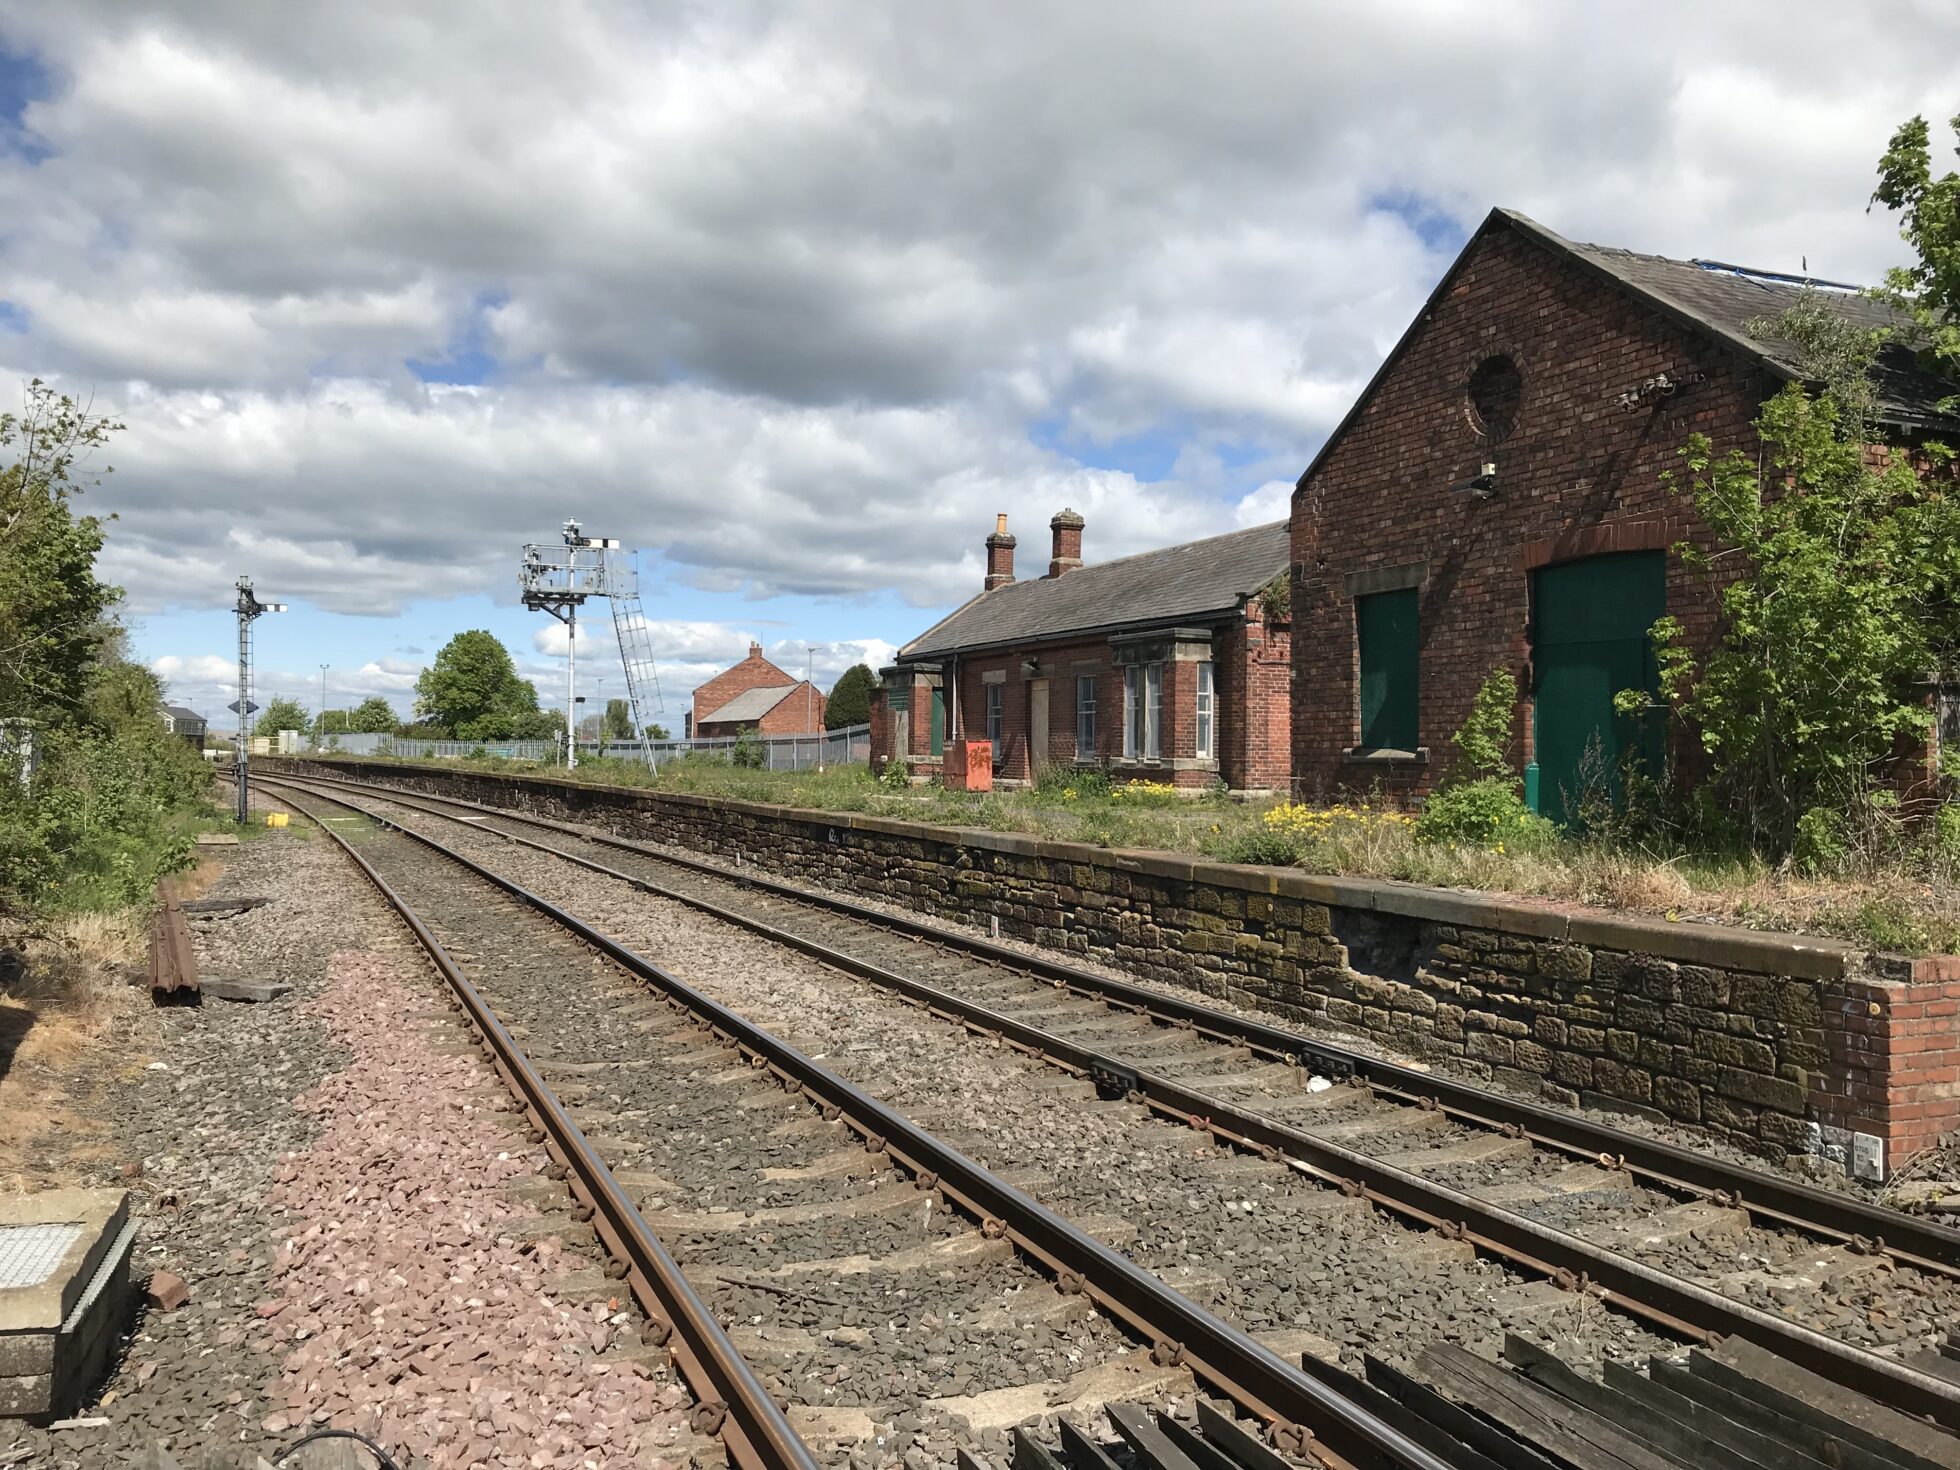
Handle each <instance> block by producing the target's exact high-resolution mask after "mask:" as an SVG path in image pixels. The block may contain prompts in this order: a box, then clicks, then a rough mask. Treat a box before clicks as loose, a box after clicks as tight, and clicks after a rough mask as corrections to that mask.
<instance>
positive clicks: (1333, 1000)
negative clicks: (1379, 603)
mask: <svg viewBox="0 0 1960 1470" xmlns="http://www.w3.org/2000/svg"><path fill="white" fill-rule="evenodd" d="M310 764H314V763H311V762H282V761H271V762H268V765H269V766H272V767H274V768H277V767H278V766H281V765H292V766H305V765H310ZM322 768H323V769H328V770H332V771H336V772H339V773H340V774H344V775H365V776H369V777H372V778H373V779H377V780H382V781H390V782H394V783H397V784H403V785H410V786H415V787H418V788H420V789H426V790H439V791H441V792H443V793H444V794H448V795H457V796H463V797H467V798H469V799H472V800H477V801H483V802H486V803H489V804H491V805H504V806H509V807H512V808H514V809H519V810H526V811H531V812H536V813H539V814H543V815H550V816H555V817H564V818H570V819H573V820H579V821H587V822H592V823H595V824H596V825H599V826H602V827H606V828H610V829H611V830H613V831H616V832H619V833H621V834H624V835H632V836H638V837H643V838H646V839H648V840H652V841H657V842H668V843H673V844H676V845H678V846H681V847H684V848H686V849H688V850H690V851H692V852H696V853H699V854H702V855H705V856H719V857H725V858H730V859H734V858H737V857H739V858H740V859H741V860H742V861H744V862H746V863H749V864H752V865H755V866H757V867H760V868H764V869H767V870H770V871H774V872H777V873H780V874H782V875H784V876H786V877H789V878H793V879H796V880H799V881H802V882H806V883H812V884H825V885H829V886H832V887H836V888H841V889H845V890H847V891H855V892H860V893H866V894H871V895H874V896H877V897H880V898H884V899H887V900H890V901H894V902H897V903H901V904H904V905H907V906H909V907H911V908H914V909H916V910H919V911H920V912H923V913H927V914H932V915H938V916H941V917H946V918H952V919H958V920H961V921H964V922H968V923H971V922H974V921H975V920H977V919H979V918H982V917H984V916H987V915H994V916H997V917H998V918H999V920H1000V924H1001V928H1002V930H1003V932H1005V933H1007V934H1010V935H1012V936H1013V937H1016V938H1020V939H1027V940H1032V941H1034V942H1036V943H1040V944H1044V945H1047V946H1049V947H1051V948H1053V949H1056V950H1060V951H1064V952H1068V953H1073V954H1078V955H1083V956H1086V957H1089V958H1093V959H1097V960H1102V961H1106V962H1109V963H1112V964H1116V965H1119V966H1121V967H1123V968H1124V969H1126V970H1129V971H1130V972H1132V973H1134V974H1137V975H1141V976H1145V977H1148V978H1151V979H1156V980H1163V981H1168V982H1170V983H1173V984H1178V985H1183V986H1187V987H1190V988H1192V989H1194V990H1197V991H1200V992H1203V993H1204V994H1206V995H1211V996H1216V997H1223V998H1228V999H1231V1000H1234V1001H1238V1002H1242V1003H1245V1004H1249V1005H1255V1006H1258V1007H1260V1008H1262V1009H1265V1010H1268V1011H1271V1012H1274V1013H1276V1014H1278V1015H1280V1016H1282V1017H1286V1018H1289V1019H1292V1020H1294V1021H1297V1022H1299V1023H1301V1024H1303V1025H1306V1026H1309V1027H1311V1026H1315V1025H1334V1026H1340V1027H1345V1028H1349V1029H1351V1030H1356V1031H1362V1032H1366V1033H1369V1034H1371V1035H1373V1036H1376V1037H1378V1038H1380V1039H1381V1040H1383V1041H1385V1042H1387V1043H1390V1044H1392V1045H1394V1046H1395V1047H1398V1048H1400V1049H1403V1050H1405V1051H1407V1052H1410V1053H1413V1054H1415V1055H1419V1056H1425V1057H1436V1058H1447V1059H1449V1060H1451V1061H1452V1062H1454V1063H1456V1064H1457V1065H1458V1066H1459V1067H1461V1068H1463V1069H1465V1070H1467V1071H1469V1072H1471V1073H1472V1074H1475V1075H1481V1076H1486V1077H1492V1078H1501V1079H1503V1080H1505V1081H1508V1082H1511V1083H1513V1084H1516V1085H1519V1086H1523V1087H1526V1088H1531V1089H1536V1090H1538V1091H1540V1092H1542V1093H1543V1094H1544V1095H1546V1096H1548V1097H1551V1098H1553V1099H1554V1100H1558V1101H1563V1102H1568V1103H1571V1102H1579V1103H1585V1104H1590V1105H1595V1106H1604V1107H1609V1108H1619V1109H1626V1110H1633V1111H1639V1112H1643V1113H1647V1114H1650V1115H1652V1116H1656V1117H1660V1118H1666V1119H1672V1120H1677V1121H1682V1122H1688V1123H1696V1124H1700V1125H1702V1126H1703V1127H1705V1128H1707V1129H1709V1130H1710V1131H1711V1132H1714V1133H1716V1134H1719V1135H1721V1136H1722V1137H1724V1138H1727V1139H1730V1140H1732V1141H1734V1142H1736V1143H1738V1144H1741V1145H1742V1146H1745V1147H1748V1148H1752V1149H1755V1150H1756V1151H1758V1152H1761V1153H1763V1154H1765V1155H1777V1154H1781V1153H1784V1152H1804V1151H1809V1152H1816V1153H1823V1154H1833V1153H1835V1154H1836V1155H1838V1156H1841V1157H1845V1158H1847V1159H1849V1157H1850V1156H1852V1155H1853V1154H1854V1152H1855V1150H1856V1149H1857V1148H1858V1147H1859V1146H1860V1145H1859V1136H1860V1135H1862V1136H1863V1138H1864V1140H1865V1144H1864V1146H1865V1147H1866V1148H1870V1147H1871V1146H1872V1145H1873V1144H1876V1145H1878V1146H1880V1147H1881V1148H1882V1149H1883V1152H1884V1166H1885V1167H1888V1168H1889V1167H1896V1166H1897V1164H1898V1163H1900V1162H1902V1161H1903V1159H1904V1158H1906V1157H1907V1156H1908V1155H1909V1154H1910V1153H1911V1152H1912V1151H1913V1150H1914V1149H1917V1148H1919V1147H1922V1146H1924V1145H1926V1144H1928V1143H1930V1142H1932V1141H1933V1140H1935V1139H1936V1138H1937V1137H1938V1136H1939V1134H1940V1133H1941V1132H1942V1131H1945V1130H1951V1129H1954V1128H1960V1072H1957V1071H1956V1068H1957V1067H1960V1051H1957V1050H1956V1046H1960V1042H1956V1012H1960V958H1954V957H1940V958H1936V959H1931V960H1920V961H1905V960H1888V959H1885V958H1883V957H1880V958H1879V959H1876V960H1872V961H1866V960H1863V959H1862V958H1861V957H1860V956H1858V955H1857V954H1856V953H1855V952H1853V951H1852V950H1851V949H1850V948H1849V947H1848V946H1845V945H1841V944H1836V943H1832V942H1830V941H1825V940H1811V939H1802V938H1797V937H1794V936H1785V935H1775V934H1762V933H1757V932H1754V931H1748V930H1736V929H1724V928H1718V927H1715V926H1708V925H1697V924H1667V923H1662V922H1659V921H1653V920H1645V919H1638V918H1628V917H1623V916H1620V915H1615V914H1610V913H1602V912H1599V911H1595V910H1580V909H1569V910H1568V909H1557V908H1552V907H1549V906H1530V905H1524V904H1516V903H1506V902H1502V901H1499V900H1496V899H1492V898H1488V897H1485V896H1481V895H1476V894H1465V893H1459V892H1454V891H1446V890H1441V889H1427V888H1419V887H1415V886H1412V885H1408V884H1397V883H1380V882H1367V881H1360V880H1353V879H1330V878H1319V877H1315V876H1313V875H1310V874H1306V873H1302V872H1299V871H1297V870H1292V869H1271V868H1243V867H1230V866H1223V865H1218V864H1212V863H1207V862H1204V861H1201V860H1197V859H1193V858H1187V857H1182V856H1178V855H1175V854H1167V853H1125V852H1110V851H1105V850H1102V849H1097V848H1090V847H1085V846H1081V845H1078V844H1073V843H1056V842H1043V841H1038V840H1036V839H1034V838H1030V837H1024V836H1020V835H1015V834H1007V833H997V832H977V831H960V830H955V829H950V828H939V827H929V826H924V825H920V824H917V823H908V822H900V821H894V820H891V819H887V818H878V817H868V816H862V815H851V814H823V813H813V812H793V811H786V810H784V809H782V808H779V807H769V806H759V805H753V804H748V803H741V802H723V801H714V800H710V799H707V798H702V797H690V796H661V795H657V794H650V793H647V792H644V791H635V790H629V789H624V788H608V787H602V786H589V785H583V784H579V783H573V782H566V781H560V780H556V779H553V778H549V777H514V776H505V775H498V774H494V773H488V772H474V771H468V770H466V769H461V768H456V767H443V768H436V767H428V766H407V765H403V764H400V763H394V762H362V761H358V760H338V761H332V762H327V763H323V764H322Z"/></svg>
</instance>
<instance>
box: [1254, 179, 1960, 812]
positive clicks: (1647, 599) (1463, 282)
mask: <svg viewBox="0 0 1960 1470" xmlns="http://www.w3.org/2000/svg"><path fill="white" fill-rule="evenodd" d="M1799 289H1800V283H1798V282H1795V281H1793V280H1791V279H1790V278H1788V277H1777V276H1771V275H1767V274H1764V273H1754V272H1747V271H1742V270H1739V269H1738V268H1736V267H1732V266H1722V265H1717V264H1714V263H1710V262H1697V261H1679V260H1669V259H1665V258H1662V257H1659V256H1651V255H1637V254H1634V253H1632V252H1629V251H1624V250H1615V249H1608V248H1606V247H1602V246H1597V245H1580V244H1574V243H1572V242H1570V241H1567V240H1564V239H1561V238H1560V237H1559V236H1557V235H1555V234H1553V233H1552V232H1551V231H1549V230H1547V229H1545V228H1544V227H1542V226H1540V225H1538V224H1535V223H1534V222H1532V221H1531V220H1529V219H1526V218H1524V217H1523V216H1522V215H1518V214H1514V213H1512V212H1510V211H1507V210H1501V209H1500V210H1493V211H1492V213H1491V214H1490V216H1489V217H1488V218H1487V219H1486V220H1485V221H1484V223H1483V225H1482V226H1481V227H1480V228H1479V229H1478V231H1477V233H1476V234H1475V235H1474V236H1473V237H1472V239H1471V240H1470V242H1469V244H1468V245H1466V246H1465V247H1464V249H1463V252H1462V254H1461V255H1459V256H1458V257H1457V260H1456V262H1455V264H1453V265H1452V266H1451V267H1450V269H1449V271H1448V273H1447V274H1446V275H1445V276H1444V277H1443V279H1442V281H1441V282H1440V284H1438V286H1437V287H1436V289H1435V291H1434V293H1433V294H1432V295H1431V296H1430V298H1429V300H1428V302H1427V303H1426V304H1425V305H1424V307H1423V309H1422V311H1421V313H1420V314H1419V315H1418V316H1417V318H1416V320H1415V321H1414V322H1413V323H1412V324H1411V325H1410V326H1409V328H1408V330H1407V332H1406V333H1405V334H1404V335H1403V337H1402V339H1401V341H1400V342H1398V343H1397V344H1396V346H1395V348H1394V349H1393V351H1391V352H1390V354H1389V356H1388V359H1387V361H1385V362H1384V363H1383V364H1382V366H1381V369H1380V370H1379V371H1378V372H1377V373H1376V375H1375V377H1374V379H1373V381H1371V382H1370V383H1369V384H1368V386H1367V388H1366V389H1365V390H1364V391H1363V393H1362V395H1361V397H1360V398H1359V399H1358V400H1357V401H1356V403H1355V404H1354V406H1353V408H1352V409H1351V410H1350V411H1349V413H1348V415H1347V417H1346V418H1345V419H1344V420H1343V421H1342V422H1341V424H1340V426H1339V427H1338V428H1337V429H1336V430H1335V431H1334V433H1333V435H1332V436H1331V437H1330V438H1329V439H1328V441H1327V444H1326V445H1325V447H1324V448H1322V449H1321V451H1320V453H1319V454H1318V455H1317V456H1316V457H1315V458H1314V461H1313V463H1312V464H1311V465H1310V466H1309V467H1308V468H1307V471H1306V473H1305V474H1304V475H1302V476H1301V477H1300V481H1299V485H1298V488H1297V489H1296V491H1295V493H1294V498H1293V508H1292V522H1291V525H1292V547H1291V563H1292V576H1293V596H1292V606H1293V616H1294V624H1295V626H1294V637H1293V645H1292V646H1293V650H1294V669H1293V690H1292V703H1293V717H1292V738H1293V778H1294V783H1295V786H1296V787H1297V788H1298V789H1300V790H1302V791H1304V792H1307V793H1309V794H1318V793H1324V792H1330V791H1334V790H1338V789H1343V788H1345V789H1361V790H1366V789H1378V790H1381V791H1384V792H1386V793H1389V794H1392V795H1399V796H1412V795H1416V794H1419V793H1421V792H1423V791H1425V790H1427V789H1428V788H1429V787H1430V785H1431V783H1432V782H1433V780H1434V778H1435V777H1436V775H1437V774H1438V771H1439V768H1440V767H1441V766H1442V764H1443V762H1444V759H1445V756H1446V755H1447V753H1448V750H1449V744H1448V742H1449V737H1450V735H1451V734H1452V732H1454V731H1455V730H1456V729H1457V728H1458V727H1459V726H1460V725H1461V724H1462V723H1463V720H1464V717H1465V716H1466V715H1467V714H1468V713H1469V710H1470V704H1471V699H1472V696H1473V695H1474V694H1475V692H1476V690H1477V688H1478V686H1479V685H1480V684H1481V683H1482V682H1483V680H1484V679H1485V678H1486V677H1487V676H1488V675H1490V674H1491V673H1492V672H1493V671H1495V670H1499V669H1508V670H1510V671H1511V672H1512V673H1514V674H1515V675H1516V676H1517V680H1518V687H1519V689H1520V691H1521V692H1522V694H1523V698H1522V700H1521V702H1520V708H1519V710H1518V716H1517V725H1516V741H1517V749H1519V750H1520V751H1521V752H1522V753H1523V758H1524V760H1525V761H1526V762H1528V763H1529V764H1528V765H1527V766H1526V772H1527V783H1526V784H1527V796H1528V797H1529V798H1530V799H1531V800H1532V801H1533V802H1534V804H1535V805H1536V806H1537V807H1538V809H1540V810H1542V811H1545V812H1547V813H1549V814H1554V815H1556V814H1558V813H1560V812H1562V811H1564V810H1565V809H1566V807H1567V805H1568V804H1569V803H1571V802H1572V801H1574V800H1576V799H1578V798H1579V797H1580V796H1581V795H1582V794H1583V793H1584V792H1585V791H1586V790H1587V788H1588V787H1590V786H1592V785H1594V784H1595V783H1599V782H1605V783H1607V784H1609V785H1610V784H1611V782H1612V781H1613V780H1614V779H1615V773H1616V772H1617V770H1618V769H1619V762H1620V760H1621V759H1622V757H1623V756H1624V755H1625V754H1626V753H1628V752H1630V751H1636V750H1637V751H1639V752H1641V753H1643V754H1644V755H1645V756H1647V757H1649V759H1650V763H1651V764H1654V765H1658V763H1659V760H1660V758H1661V757H1662V756H1663V755H1664V754H1666V755H1669V756H1671V758H1672V759H1673V760H1674V761H1675V762H1676V763H1677V767H1678V768H1679V769H1683V770H1689V771H1692V770H1693V769H1694V767H1695V764H1696V761H1697V752H1696V750H1695V749H1694V747H1693V743H1692V740H1691V739H1690V738H1687V736H1686V732H1684V731H1683V730H1682V729H1681V728H1680V725H1679V722H1670V721H1668V720H1667V719H1666V718H1665V716H1664V712H1663V711H1661V710H1660V708H1659V707H1658V704H1656V705H1655V706H1654V707H1653V709H1652V710H1651V711H1650V713H1649V714H1647V715H1645V716H1618V715H1616V714H1614V712H1613V708H1612V701H1613V697H1614V695H1615V694H1616V693H1617V692H1618V691H1620V690H1623V689H1639V688H1645V689H1649V690H1653V689H1655V688H1656V687H1657V686H1656V682H1655V667H1654V656H1653V650H1652V647H1651V644H1650V642H1649V639H1648V629H1649V628H1650V627H1651V625H1652V624H1653V622H1654V620H1655V619H1656V618H1658V617H1660V616H1662V615H1663V614H1668V615H1672V616H1673V617H1675V618H1677V619H1679V620H1680V622H1681V623H1682V624H1683V625H1684V627H1685V628H1686V629H1687V630H1688V634H1689V636H1690V638H1691V639H1694V640H1697V641H1701V642H1706V641H1708V640H1710V639H1712V637H1713V636H1714V634H1715V631H1716V628H1717V619H1718V616H1719V613H1720V605H1719V597H1718V593H1717V591H1716V590H1715V589H1713V588H1712V587H1711V586H1710V583H1709V581H1708V579H1707V577H1706V575H1705V574H1704V573H1700V572H1695V571H1691V570H1690V569H1688V568H1686V567H1684V566H1683V565H1682V563H1681V561H1680V558H1678V557H1677V556H1675V555H1674V554H1673V553H1672V552H1671V551H1670V550H1669V548H1670V547H1672V546H1673V545H1675V544H1676V543H1677V542H1681V541H1683V540H1687V541H1693V542H1700V543H1702V544H1704V545H1705V544H1707V538H1708V532H1707V531H1706V528H1705V527H1703V526H1702V525H1701V524H1700V523H1699V521H1698V519H1697V518H1696V517H1695V515H1694V512H1693V509H1692V507H1691V506H1690V505H1689V503H1688V502H1687V500H1686V498H1685V497H1681V496H1674V495H1670V494H1669V493H1668V491H1667V489H1666V487H1665V486H1664V485H1663V483H1662V478H1661V477H1662V474H1663V472H1665V471H1669V470H1674V469H1677V468H1678V467H1679V460H1678V457H1677V453H1676V451H1677V450H1678V449H1679V448H1680V446H1681V445H1682V444H1683V443H1684V441H1685V440H1686V439H1687V437H1688V436H1689V434H1690V433H1692V432H1696V431H1699V432H1701V433H1703V434H1706V435H1707V436H1708V437H1709V438H1710V439H1711V440H1712V441H1713V443H1714V447H1715V450H1716V452H1717V453H1718V454H1719V453H1723V452H1726V451H1727V450H1729V449H1730V448H1732V447H1737V446H1742V447H1745V448H1747V447H1749V446H1752V445H1753V444H1754V442H1755V440H1754V433H1753V430H1752V429H1751V427H1750V424H1751V421H1752V419H1754V417H1755V416H1756V413H1757V411H1758V408H1759V406H1760V405H1761V403H1762V401H1763V399H1764V398H1765V397H1766V396H1768V395H1769V394H1771V393H1773V392H1774V391H1775V390H1776V389H1777V388H1778V387H1780V386H1781V385H1782V384H1783V383H1785V382H1787V381H1790V380H1792V379H1795V378H1800V377H1801V376H1802V369H1801V367H1800V365H1799V353H1798V349H1797V348H1796V346H1795V345H1794V344H1793V343H1790V342H1787V341H1784V340H1781V339H1779V338H1777V337H1775V336H1773V335H1764V334H1763V327H1762V326H1761V325H1760V324H1761V323H1763V322H1764V320H1765V319H1773V318H1775V317H1777V316H1778V315H1779V314H1780V313H1781V312H1782V311H1783V310H1784V309H1785V308H1787V307H1789V306H1790V305H1792V304H1793V303H1794V302H1795V301H1796V300H1797V299H1798V295H1799ZM1819 294H1820V299H1822V300H1823V301H1824V302H1825V303H1826V304H1828V305H1829V306H1831V307H1832V308H1833V309H1834V310H1835V311H1837V312H1839V313H1840V314H1842V315H1844V316H1846V317H1849V318H1852V319H1855V320H1858V321H1862V322H1866V323H1871V324H1876V323H1879V322H1883V321H1885V320H1887V318H1886V315H1885V312H1884V309H1883V308H1881V307H1879V306H1877V305H1875V304H1873V303H1871V302H1869V301H1867V300H1865V299H1864V298H1862V297H1860V296H1857V295H1855V294H1853V293H1850V292H1848V291H1844V290H1833V289H1826V290H1824V291H1822V292H1820V293H1819ZM1877 378H1878V385H1879V389H1880V394H1881V405H1880V410H1879V414H1878V417H1879V419H1880V421H1881V423H1882V425H1883V426H1884V432H1885V434H1886V435H1887V436H1888V437H1890V438H1892V439H1893V440H1894V442H1910V441H1911V440H1912V438H1913V437H1914V436H1915V435H1917V434H1920V433H1922V432H1923V431H1925V430H1926V429H1927V428H1928V427H1931V426H1934V425H1937V424H1939V423H1940V422H1941V420H1940V419H1939V415H1938V413H1937V410H1936V408H1935V406H1934V405H1935V404H1936V403H1937V402H1938V400H1939V399H1940V398H1941V397H1942V396H1944V395H1945V394H1947V393H1950V392H1952V391H1953V385H1951V384H1946V383H1942V382H1941V381H1940V380H1939V379H1937V378H1933V377H1931V376H1930V375H1928V374H1925V373H1924V372H1922V371H1920V370H1919V369H1918V368H1917V366H1916V365H1915V364H1914V362H1913V360H1912V358H1911V355H1910V354H1909V353H1907V352H1905V350H1904V349H1903V348H1897V347H1888V348H1886V349H1885V352H1884V354H1883V355H1882V356H1881V358H1880V361H1879V367H1878V372H1877ZM1670 743H1671V745H1672V749H1671V751H1670V750H1668V746H1669V745H1670Z"/></svg>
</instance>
